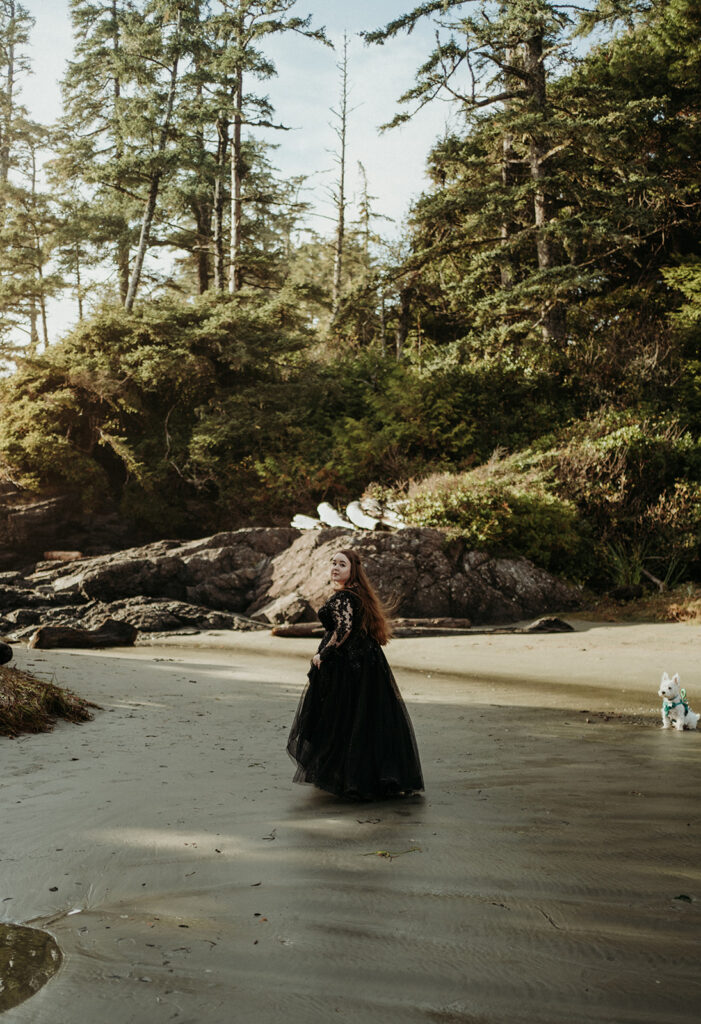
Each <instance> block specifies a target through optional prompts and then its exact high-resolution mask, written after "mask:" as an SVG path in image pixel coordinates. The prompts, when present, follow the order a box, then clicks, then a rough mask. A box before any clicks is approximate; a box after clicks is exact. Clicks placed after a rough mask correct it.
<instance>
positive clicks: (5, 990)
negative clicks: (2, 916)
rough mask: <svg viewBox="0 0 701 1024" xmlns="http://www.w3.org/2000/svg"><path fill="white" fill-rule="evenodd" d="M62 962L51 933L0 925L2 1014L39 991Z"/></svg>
mask: <svg viewBox="0 0 701 1024" xmlns="http://www.w3.org/2000/svg"><path fill="white" fill-rule="evenodd" d="M61 959H62V957H61V950H60V949H59V948H58V946H57V945H56V943H55V941H54V940H53V938H52V937H51V936H50V935H49V934H48V932H42V931H39V929H38V928H25V927H23V926H22V925H16V924H0V1013H2V1012H3V1011H4V1010H9V1009H11V1008H12V1007H13V1006H17V1005H18V1004H19V1003H22V1002H24V1000H25V999H29V997H30V996H33V995H34V993H35V992H38V991H39V989H40V988H41V986H42V985H45V984H46V982H47V981H48V980H49V978H51V977H53V975H54V974H55V973H56V971H57V970H58V969H59V967H60V966H61Z"/></svg>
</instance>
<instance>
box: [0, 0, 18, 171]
mask: <svg viewBox="0 0 701 1024" xmlns="http://www.w3.org/2000/svg"><path fill="white" fill-rule="evenodd" d="M8 10H9V15H10V39H9V45H8V47H7V85H6V87H5V110H6V121H5V124H4V126H3V125H0V130H2V128H4V131H3V133H2V136H1V137H0V182H2V183H3V184H5V183H6V182H7V178H8V175H9V173H10V135H11V132H12V102H13V94H14V87H15V40H14V20H15V14H16V13H17V12H16V9H15V0H9V4H8Z"/></svg>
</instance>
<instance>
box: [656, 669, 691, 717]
mask: <svg viewBox="0 0 701 1024" xmlns="http://www.w3.org/2000/svg"><path fill="white" fill-rule="evenodd" d="M657 693H658V695H659V696H660V697H662V698H663V699H662V728H663V729H669V728H670V727H671V726H672V725H673V726H674V728H675V729H695V728H696V723H697V722H698V720H699V718H701V715H696V714H694V712H693V711H692V710H691V708H690V707H689V704H688V701H687V699H686V690H683V689H682V688H681V687H680V686H679V675H678V674H677V673H676V672H675V674H674V675H673V676H672V678H671V679H670V678H669V676H668V675H667V673H666V672H663V673H662V682H661V683H660V688H659V690H658V691H657Z"/></svg>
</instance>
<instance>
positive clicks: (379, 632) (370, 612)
mask: <svg viewBox="0 0 701 1024" xmlns="http://www.w3.org/2000/svg"><path fill="white" fill-rule="evenodd" d="M339 555H345V556H346V558H347V559H348V561H349V562H350V576H349V577H348V579H347V580H346V582H345V583H344V584H343V587H344V589H345V590H350V591H351V593H353V594H357V595H358V597H359V598H360V605H361V608H362V616H363V629H364V630H365V631H366V633H369V634H370V636H371V637H373V639H375V640H377V642H378V644H381V645H382V646H383V647H384V645H385V644H386V643H387V641H388V640H389V639H390V638H391V636H392V626H391V625H390V622H389V610H388V609H387V608H386V607H385V605H384V604H383V603H382V601H381V600H380V598H379V597H378V596H377V594H376V593H375V589H374V587H373V585H372V583H371V582H370V580H369V579H368V577H367V573H366V572H365V569H363V564H362V562H361V561H360V556H359V555H358V554H357V552H355V551H353V549H352V548H342V549H341V550H340V551H339Z"/></svg>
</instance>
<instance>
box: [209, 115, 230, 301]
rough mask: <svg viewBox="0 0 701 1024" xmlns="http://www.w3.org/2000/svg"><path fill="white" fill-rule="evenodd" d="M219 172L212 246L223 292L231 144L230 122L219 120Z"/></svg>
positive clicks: (217, 285) (216, 283)
mask: <svg viewBox="0 0 701 1024" xmlns="http://www.w3.org/2000/svg"><path fill="white" fill-rule="evenodd" d="M217 135H218V142H217V172H216V178H215V179H214V222H213V225H212V246H213V249H214V254H213V255H214V260H213V262H214V287H215V288H216V290H217V291H218V292H223V291H224V287H225V275H224V199H225V188H224V177H225V174H226V153H227V149H228V146H229V122H228V121H225V120H222V119H218V120H217Z"/></svg>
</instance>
